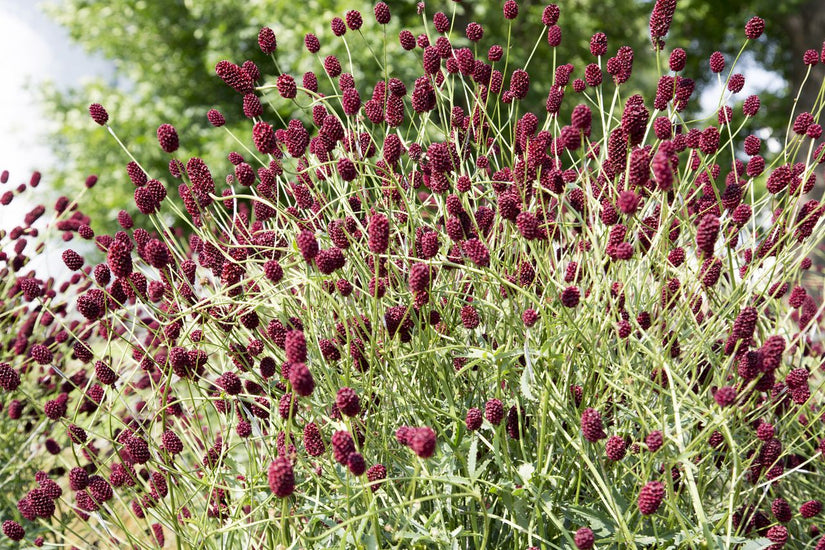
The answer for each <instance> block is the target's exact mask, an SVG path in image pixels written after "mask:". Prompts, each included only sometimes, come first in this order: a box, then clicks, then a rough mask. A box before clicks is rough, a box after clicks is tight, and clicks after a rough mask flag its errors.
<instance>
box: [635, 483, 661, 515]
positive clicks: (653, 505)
mask: <svg viewBox="0 0 825 550" xmlns="http://www.w3.org/2000/svg"><path fill="white" fill-rule="evenodd" d="M664 499H665V486H664V485H662V484H661V483H660V482H658V481H649V482H647V483H646V484H645V486H644V487H642V490H641V491H639V499H638V501H637V504H638V506H639V512H641V513H642V515H644V516H649V515H651V514H653V513H654V512H656V510H658V509H659V506H660V505H661V504H662V501H663V500H664Z"/></svg>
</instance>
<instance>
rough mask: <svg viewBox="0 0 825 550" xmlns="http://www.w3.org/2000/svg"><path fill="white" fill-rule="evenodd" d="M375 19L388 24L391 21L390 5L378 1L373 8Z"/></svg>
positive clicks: (381, 23) (379, 22)
mask: <svg viewBox="0 0 825 550" xmlns="http://www.w3.org/2000/svg"><path fill="white" fill-rule="evenodd" d="M373 12H374V13H375V20H376V21H378V24H379V25H386V24H387V23H389V22H390V7H389V6H388V5H387V4H385V3H384V2H378V3H377V4H376V5H375V8H374V10H373Z"/></svg>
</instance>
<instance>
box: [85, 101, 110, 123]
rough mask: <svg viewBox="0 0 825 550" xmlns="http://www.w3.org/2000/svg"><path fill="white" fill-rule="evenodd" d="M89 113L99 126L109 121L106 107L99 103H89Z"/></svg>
mask: <svg viewBox="0 0 825 550" xmlns="http://www.w3.org/2000/svg"><path fill="white" fill-rule="evenodd" d="M89 114H90V115H91V116H92V120H94V121H95V122H97V123H98V124H100V125H101V126H103V125H104V124H106V123H107V122H108V121H109V113H107V112H106V109H104V108H103V105H101V104H100V103H92V104H91V105H89Z"/></svg>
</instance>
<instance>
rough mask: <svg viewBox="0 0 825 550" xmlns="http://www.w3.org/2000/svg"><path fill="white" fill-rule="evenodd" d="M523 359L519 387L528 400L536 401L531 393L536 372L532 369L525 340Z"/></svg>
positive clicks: (534, 383)
mask: <svg viewBox="0 0 825 550" xmlns="http://www.w3.org/2000/svg"><path fill="white" fill-rule="evenodd" d="M524 360H525V363H526V365H525V367H524V370H523V371H522V373H521V379H520V387H521V394H522V395H523V396H524V397H525V398H526V399H527V400H528V401H536V397H535V395H533V390H532V388H533V386H535V385H536V374H535V371H533V361H532V359H531V358H530V348H529V347H528V346H527V341H526V340H525V341H524Z"/></svg>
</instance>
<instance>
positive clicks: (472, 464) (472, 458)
mask: <svg viewBox="0 0 825 550" xmlns="http://www.w3.org/2000/svg"><path fill="white" fill-rule="evenodd" d="M477 456H478V438H476V437H474V438H473V441H472V442H471V443H470V450H469V452H468V453H467V470H468V472H469V474H470V478H471V479H476V457H477Z"/></svg>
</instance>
